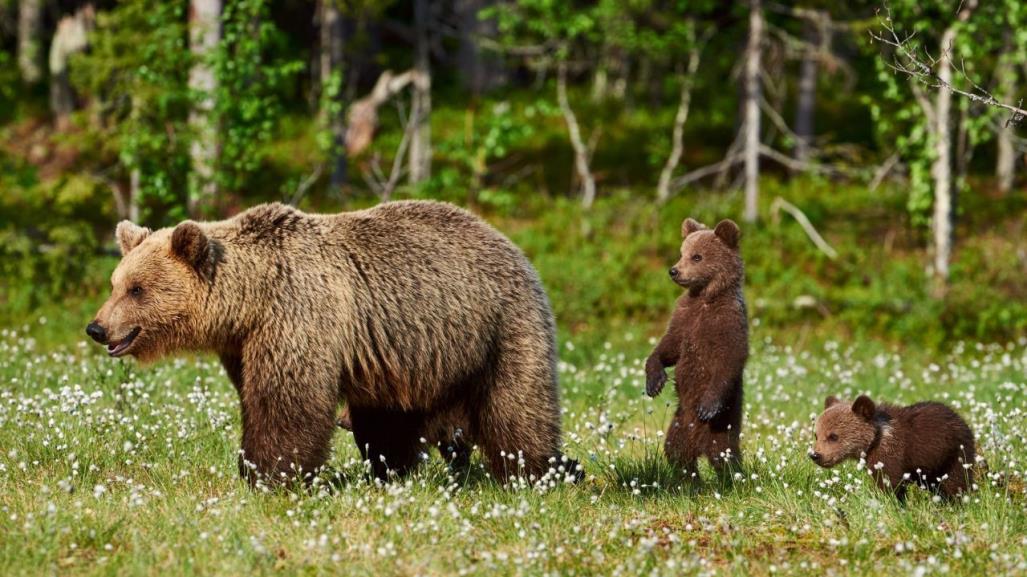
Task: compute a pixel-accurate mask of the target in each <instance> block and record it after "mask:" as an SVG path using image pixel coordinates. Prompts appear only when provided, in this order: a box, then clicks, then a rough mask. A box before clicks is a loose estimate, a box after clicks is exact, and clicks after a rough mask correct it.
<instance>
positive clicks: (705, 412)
mask: <svg viewBox="0 0 1027 577" xmlns="http://www.w3.org/2000/svg"><path fill="white" fill-rule="evenodd" d="M723 408H724V405H723V404H721V402H720V401H706V402H702V403H699V407H698V408H696V410H695V412H696V414H697V415H698V416H699V420H700V421H702V422H704V423H705V422H708V421H712V420H713V418H714V417H716V416H717V415H718V414H719V413H720V411H721V410H723Z"/></svg>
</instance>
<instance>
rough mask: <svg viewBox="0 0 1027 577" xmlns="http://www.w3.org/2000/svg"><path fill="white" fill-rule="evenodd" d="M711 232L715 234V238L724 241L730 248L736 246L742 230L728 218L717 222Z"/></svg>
mask: <svg viewBox="0 0 1027 577" xmlns="http://www.w3.org/2000/svg"><path fill="white" fill-rule="evenodd" d="M713 234H715V235H717V238H719V239H720V240H722V241H724V244H726V245H728V246H729V247H730V248H738V239H740V238H742V231H741V230H739V229H738V225H737V224H735V221H733V220H731V219H728V218H725V219H724V220H722V221H720V222H719V223H717V228H715V229H713Z"/></svg>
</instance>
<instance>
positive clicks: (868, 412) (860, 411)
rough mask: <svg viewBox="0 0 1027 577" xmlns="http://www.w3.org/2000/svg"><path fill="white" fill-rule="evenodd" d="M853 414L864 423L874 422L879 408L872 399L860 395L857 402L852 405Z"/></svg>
mask: <svg viewBox="0 0 1027 577" xmlns="http://www.w3.org/2000/svg"><path fill="white" fill-rule="evenodd" d="M852 412H853V413H856V414H857V415H858V416H860V417H861V418H862V419H863V420H864V421H872V420H873V419H874V413H875V412H877V406H876V405H874V402H873V401H871V400H870V397H868V396H866V395H860V396H858V397H856V400H855V401H853V403H852Z"/></svg>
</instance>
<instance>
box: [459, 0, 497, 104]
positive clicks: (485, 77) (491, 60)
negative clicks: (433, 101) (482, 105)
mask: <svg viewBox="0 0 1027 577" xmlns="http://www.w3.org/2000/svg"><path fill="white" fill-rule="evenodd" d="M488 4H490V2H489V1H488V0H457V3H456V10H457V12H458V14H459V18H460V31H459V33H460V49H459V53H458V61H459V64H460V82H461V84H462V85H463V87H464V89H465V90H467V91H468V92H470V93H471V96H472V97H473V98H474V99H475V100H477V99H478V98H480V97H481V95H482V93H484V92H485V91H487V90H489V89H491V88H493V87H494V86H495V84H496V81H497V80H498V79H499V78H500V77H501V75H502V72H501V70H500V68H501V66H500V62H499V61H498V59H497V58H495V57H493V56H492V55H490V54H487V53H485V52H483V51H482V49H481V45H480V42H479V38H482V37H492V36H495V34H496V22H495V20H494V19H487V20H482V19H481V18H479V16H478V14H479V13H480V12H481V10H482V9H483V8H485V7H486V6H487V5H488Z"/></svg>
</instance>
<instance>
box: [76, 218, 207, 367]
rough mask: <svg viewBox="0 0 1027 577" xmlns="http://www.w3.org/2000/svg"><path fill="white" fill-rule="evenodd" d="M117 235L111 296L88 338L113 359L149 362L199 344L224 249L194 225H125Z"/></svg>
mask: <svg viewBox="0 0 1027 577" xmlns="http://www.w3.org/2000/svg"><path fill="white" fill-rule="evenodd" d="M115 236H116V237H117V240H118V245H119V246H120V247H121V255H122V258H121V263H119V264H118V267H117V268H116V269H114V274H113V275H111V296H110V298H108V299H107V302H105V303H104V304H103V306H102V307H100V311H99V312H98V313H97V314H96V318H95V319H94V320H93V321H92V322H91V323H89V326H88V327H86V333H87V334H88V335H89V336H90V337H92V338H93V340H95V341H96V342H98V343H100V344H104V345H107V351H108V353H110V355H111V356H113V357H120V356H122V355H128V354H131V355H133V356H135V357H137V358H139V359H142V360H150V359H154V358H157V357H159V356H161V355H163V354H165V353H169V352H172V351H174V350H176V349H181V348H186V347H193V346H195V345H197V344H198V343H197V341H198V340H199V335H198V334H197V333H198V332H199V325H200V320H201V319H200V311H201V308H202V306H203V300H204V298H205V297H206V295H208V293H209V289H210V287H211V285H212V283H213V282H214V277H215V273H216V269H217V266H218V262H219V261H220V260H221V258H222V252H223V251H222V248H221V245H220V244H219V243H218V242H217V241H215V240H212V239H210V238H209V237H208V236H207V234H206V233H205V232H204V230H203V227H202V226H201V225H200V224H197V223H195V222H191V221H186V222H183V223H181V224H179V225H178V226H176V227H174V228H173V229H161V230H158V231H156V232H154V231H151V230H150V229H148V228H143V227H141V226H138V225H135V224H133V223H131V222H129V221H127V220H126V221H122V222H121V223H119V224H118V227H117V231H116V233H115Z"/></svg>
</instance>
